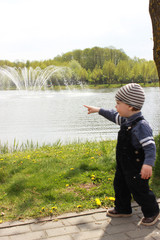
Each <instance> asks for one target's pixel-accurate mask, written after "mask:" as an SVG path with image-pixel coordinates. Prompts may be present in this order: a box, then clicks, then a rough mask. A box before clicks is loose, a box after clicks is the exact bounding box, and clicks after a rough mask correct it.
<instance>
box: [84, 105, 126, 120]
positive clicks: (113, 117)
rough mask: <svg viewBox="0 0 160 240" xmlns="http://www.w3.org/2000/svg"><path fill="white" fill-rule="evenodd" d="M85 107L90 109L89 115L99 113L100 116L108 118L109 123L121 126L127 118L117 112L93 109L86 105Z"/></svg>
mask: <svg viewBox="0 0 160 240" xmlns="http://www.w3.org/2000/svg"><path fill="white" fill-rule="evenodd" d="M84 107H86V108H88V114H90V113H99V115H101V116H103V117H105V118H107V119H108V120H109V121H111V122H114V123H116V124H118V125H121V124H122V122H124V121H125V118H123V117H120V115H119V113H118V112H117V111H115V110H113V109H112V110H106V109H103V108H99V107H93V106H87V105H84Z"/></svg>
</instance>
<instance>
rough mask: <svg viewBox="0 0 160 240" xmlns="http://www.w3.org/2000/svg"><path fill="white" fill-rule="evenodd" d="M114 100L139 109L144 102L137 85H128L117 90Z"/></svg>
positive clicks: (142, 91)
mask: <svg viewBox="0 0 160 240" xmlns="http://www.w3.org/2000/svg"><path fill="white" fill-rule="evenodd" d="M115 98H116V100H118V101H122V102H124V103H126V104H128V105H129V106H131V107H134V108H136V109H141V108H142V106H143V104H144V101H145V93H144V90H143V88H142V87H141V86H140V85H139V84H137V83H129V84H127V85H125V86H123V87H121V88H120V89H119V90H118V92H117V93H116V96H115Z"/></svg>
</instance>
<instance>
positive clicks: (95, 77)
mask: <svg viewBox="0 0 160 240" xmlns="http://www.w3.org/2000/svg"><path fill="white" fill-rule="evenodd" d="M5 65H7V66H11V67H16V68H18V67H21V68H23V67H27V68H29V67H32V68H36V67H40V68H42V69H44V68H46V67H47V66H49V65H55V66H63V67H69V68H67V70H66V71H65V78H66V80H67V79H70V80H71V83H72V84H74V83H76V82H77V80H78V81H80V82H82V83H86V84H95V85H97V84H113V83H128V82H139V83H144V84H145V83H147V82H158V74H157V69H156V66H155V63H154V61H152V60H150V61H147V60H145V59H139V58H136V57H135V58H134V59H131V58H130V57H128V56H127V55H126V53H125V52H124V51H123V50H122V49H115V48H113V47H110V48H100V47H94V48H86V49H84V50H74V51H71V52H67V53H65V54H62V55H61V56H60V55H59V56H56V57H55V58H54V59H49V60H45V61H32V62H30V61H27V62H26V63H24V62H10V61H7V60H5V61H3V60H0V66H5ZM63 77H64V74H63ZM61 78H62V75H61V74H60V73H58V72H57V73H56V74H55V75H54V76H52V77H51V79H50V80H49V82H50V83H52V84H55V80H56V81H57V82H58V83H60V84H63V83H62V82H63V81H62V79H61Z"/></svg>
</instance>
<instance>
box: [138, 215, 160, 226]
mask: <svg viewBox="0 0 160 240" xmlns="http://www.w3.org/2000/svg"><path fill="white" fill-rule="evenodd" d="M159 217H160V215H159V213H158V214H156V215H155V216H153V217H148V218H147V217H144V218H142V220H141V222H140V224H142V225H144V226H152V225H154V224H155V223H156V222H157V221H158V218H159Z"/></svg>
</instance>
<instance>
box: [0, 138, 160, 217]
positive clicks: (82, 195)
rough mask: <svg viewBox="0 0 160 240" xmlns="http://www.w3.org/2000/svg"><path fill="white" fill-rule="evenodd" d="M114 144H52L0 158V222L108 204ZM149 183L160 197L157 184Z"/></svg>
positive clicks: (113, 142)
mask: <svg viewBox="0 0 160 240" xmlns="http://www.w3.org/2000/svg"><path fill="white" fill-rule="evenodd" d="M115 146H116V141H101V142H86V143H72V144H68V145H61V144H60V143H57V144H55V145H54V146H43V147H39V148H37V149H31V150H24V151H19V152H18V151H17V152H16V151H15V152H12V153H7V152H6V153H3V154H1V156H0V186H1V187H0V206H1V208H0V213H1V212H2V214H1V219H0V221H9V220H17V219H26V218H36V217H43V216H49V215H55V216H56V215H59V214H61V213H65V212H73V211H82V210H85V209H94V208H97V207H100V206H101V207H111V206H113V204H114V190H113V179H114V172H115ZM157 184H158V183H157ZM151 185H152V188H154V190H155V193H156V194H159V195H158V196H160V192H159V190H158V189H159V185H156V184H154V182H151Z"/></svg>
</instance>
